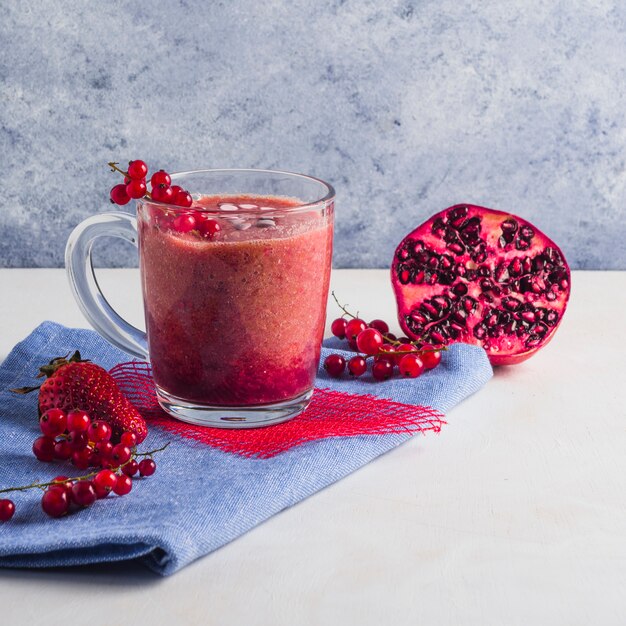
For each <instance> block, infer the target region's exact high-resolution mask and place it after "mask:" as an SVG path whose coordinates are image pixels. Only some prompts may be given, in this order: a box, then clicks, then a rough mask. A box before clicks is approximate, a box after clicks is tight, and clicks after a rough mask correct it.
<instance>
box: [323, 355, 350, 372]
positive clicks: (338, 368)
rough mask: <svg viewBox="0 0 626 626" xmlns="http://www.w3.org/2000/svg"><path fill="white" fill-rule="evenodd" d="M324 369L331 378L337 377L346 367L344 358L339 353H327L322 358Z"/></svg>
mask: <svg viewBox="0 0 626 626" xmlns="http://www.w3.org/2000/svg"><path fill="white" fill-rule="evenodd" d="M324 369H325V370H326V371H327V372H328V374H329V375H330V376H332V377H333V378H338V377H339V376H341V374H343V371H344V370H345V369H346V360H345V359H344V358H343V357H342V356H341V355H340V354H329V355H328V356H327V357H326V359H325V360H324Z"/></svg>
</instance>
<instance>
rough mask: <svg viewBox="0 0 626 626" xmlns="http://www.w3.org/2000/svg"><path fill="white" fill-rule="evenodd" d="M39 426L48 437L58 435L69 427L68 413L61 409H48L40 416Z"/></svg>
mask: <svg viewBox="0 0 626 626" xmlns="http://www.w3.org/2000/svg"><path fill="white" fill-rule="evenodd" d="M39 428H40V429H41V432H42V433H43V434H44V435H46V436H47V437H56V436H57V435H61V434H62V433H64V432H65V429H66V428H67V415H65V412H64V411H61V409H48V410H47V411H46V412H45V413H44V414H43V415H42V416H41V417H40V418H39Z"/></svg>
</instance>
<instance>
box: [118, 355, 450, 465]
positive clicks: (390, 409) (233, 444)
mask: <svg viewBox="0 0 626 626" xmlns="http://www.w3.org/2000/svg"><path fill="white" fill-rule="evenodd" d="M111 374H112V375H113V377H114V378H115V380H116V381H117V383H118V385H119V386H120V388H121V389H122V391H123V392H124V393H125V394H126V395H127V396H128V398H129V399H130V400H131V402H132V403H133V404H134V405H135V406H136V407H137V408H138V409H139V411H140V412H141V413H142V414H143V415H144V417H145V418H146V419H149V420H150V423H151V424H156V425H158V426H159V427H161V428H164V429H166V430H168V431H170V432H173V433H175V434H177V435H181V436H183V437H187V438H189V439H194V440H196V441H199V442H202V443H204V444H206V445H209V446H213V447H215V448H219V449H220V450H224V451H225V452H231V453H234V454H240V455H242V456H246V457H255V458H261V459H267V458H270V457H272V456H275V455H277V454H280V453H281V452H285V451H286V450H289V449H290V448H293V447H294V446H298V445H301V444H303V443H305V442H307V441H315V440H317V439H326V438H328V437H355V436H358V435H385V434H391V433H410V434H415V433H418V432H422V433H423V432H426V431H429V430H432V431H435V432H439V431H440V430H441V426H442V424H444V423H445V422H444V421H443V414H441V413H439V411H436V410H435V409H432V408H430V407H425V406H413V405H410V404H402V403H400V402H393V401H392V400H385V399H383V398H377V397H376V396H372V395H357V394H351V393H345V392H341V391H333V390H331V389H315V392H314V394H313V398H312V400H311V403H310V404H309V406H308V407H307V409H306V410H305V411H304V412H303V413H302V414H300V415H299V416H297V417H295V418H293V419H291V420H289V421H287V422H283V423H281V424H276V425H275V426H272V427H270V428H247V429H234V430H230V429H224V428H210V427H206V426H193V425H191V424H186V423H184V422H179V421H177V420H174V419H172V418H170V417H168V416H167V414H166V413H165V412H164V411H163V410H162V409H161V407H160V406H159V404H158V402H157V399H156V390H155V387H154V382H153V380H152V375H151V371H150V365H149V364H148V363H143V362H137V361H135V362H129V363H120V364H119V365H116V366H115V367H114V368H113V369H112V370H111Z"/></svg>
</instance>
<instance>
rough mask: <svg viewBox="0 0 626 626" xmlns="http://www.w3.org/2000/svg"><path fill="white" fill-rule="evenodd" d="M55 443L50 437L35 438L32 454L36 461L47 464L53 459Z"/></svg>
mask: <svg viewBox="0 0 626 626" xmlns="http://www.w3.org/2000/svg"><path fill="white" fill-rule="evenodd" d="M54 446H55V441H54V439H52V438H51V437H37V439H35V441H33V454H34V455H35V456H36V457H37V460H38V461H43V462H44V463H49V462H50V461H52V459H54Z"/></svg>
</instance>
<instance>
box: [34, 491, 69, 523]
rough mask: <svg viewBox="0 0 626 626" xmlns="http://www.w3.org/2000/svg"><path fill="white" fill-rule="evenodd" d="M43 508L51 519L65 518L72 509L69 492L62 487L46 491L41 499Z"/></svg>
mask: <svg viewBox="0 0 626 626" xmlns="http://www.w3.org/2000/svg"><path fill="white" fill-rule="evenodd" d="M41 508H42V509H43V511H44V513H46V514H47V515H49V516H50V517H63V515H65V514H66V513H67V512H68V510H69V508H70V498H69V497H68V492H67V490H66V489H64V488H63V487H61V486H59V487H57V486H53V487H50V488H49V489H46V491H45V492H44V494H43V496H42V497H41Z"/></svg>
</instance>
